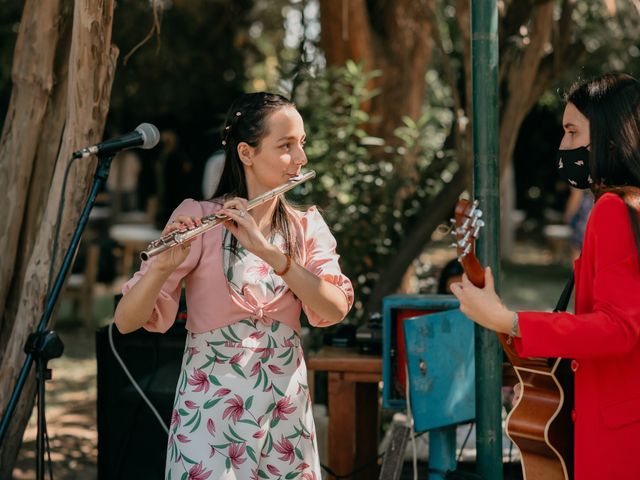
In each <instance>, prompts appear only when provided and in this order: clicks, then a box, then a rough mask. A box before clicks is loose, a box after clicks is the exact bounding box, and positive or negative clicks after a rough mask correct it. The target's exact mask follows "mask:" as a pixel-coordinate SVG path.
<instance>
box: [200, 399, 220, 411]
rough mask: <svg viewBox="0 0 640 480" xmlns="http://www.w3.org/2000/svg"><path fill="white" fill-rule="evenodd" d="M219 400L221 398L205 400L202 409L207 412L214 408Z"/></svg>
mask: <svg viewBox="0 0 640 480" xmlns="http://www.w3.org/2000/svg"><path fill="white" fill-rule="evenodd" d="M220 400H222V398H212V399H211V400H207V401H206V402H204V405H203V406H202V408H204V409H205V410H209V409H210V408H211V407H214V406H215V405H216V404H217V403H218V402H219V401H220Z"/></svg>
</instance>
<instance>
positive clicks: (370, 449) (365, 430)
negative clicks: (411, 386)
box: [353, 382, 379, 480]
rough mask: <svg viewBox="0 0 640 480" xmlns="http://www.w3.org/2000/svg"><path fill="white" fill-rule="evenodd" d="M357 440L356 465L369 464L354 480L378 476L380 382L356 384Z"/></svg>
mask: <svg viewBox="0 0 640 480" xmlns="http://www.w3.org/2000/svg"><path fill="white" fill-rule="evenodd" d="M356 404H357V409H356V411H355V412H356V432H357V435H358V438H357V441H356V455H355V462H354V463H355V467H356V468H359V467H362V466H364V465H367V464H369V466H368V467H367V468H365V469H364V470H362V471H361V472H358V473H357V474H356V475H354V477H353V478H354V480H360V479H361V480H371V479H375V478H378V473H379V472H378V464H377V462H375V461H374V460H375V458H376V456H377V454H378V383H377V382H376V383H358V384H356Z"/></svg>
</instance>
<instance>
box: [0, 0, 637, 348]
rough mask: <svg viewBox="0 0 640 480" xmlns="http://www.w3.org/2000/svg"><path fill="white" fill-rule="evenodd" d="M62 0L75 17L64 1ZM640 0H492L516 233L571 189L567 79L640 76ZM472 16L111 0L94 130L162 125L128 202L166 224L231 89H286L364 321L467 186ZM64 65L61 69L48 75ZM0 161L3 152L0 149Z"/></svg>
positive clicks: (209, 143) (299, 3) (437, 4)
mask: <svg viewBox="0 0 640 480" xmlns="http://www.w3.org/2000/svg"><path fill="white" fill-rule="evenodd" d="M59 1H60V4H61V5H62V6H63V7H64V9H66V10H65V11H66V12H67V13H66V14H65V15H67V17H65V18H68V19H69V20H68V21H69V22H71V20H70V19H71V12H72V10H73V6H74V4H75V2H74V1H73V0H59ZM25 4H27V2H26V1H25V0H0V112H1V114H0V126H3V128H4V130H5V131H6V130H7V128H9V127H8V126H7V123H10V122H12V121H14V117H13V116H11V115H9V116H6V117H5V112H7V111H10V108H9V99H10V96H11V92H12V88H14V86H13V85H12V74H11V72H12V65H13V63H14V61H18V60H17V59H15V58H14V47H15V43H16V39H17V35H18V32H19V27H20V18H21V15H22V11H23V8H24V6H25ZM639 9H640V5H639V4H638V1H637V0H618V1H616V2H613V1H610V0H607V1H604V0H603V1H599V2H597V1H596V2H577V1H576V0H510V1H505V2H500V18H499V22H500V23H499V32H500V38H499V41H500V95H501V105H500V112H501V117H500V122H501V123H500V125H501V132H500V155H501V159H500V160H501V170H502V171H501V174H502V177H503V178H502V180H503V191H504V192H505V194H507V193H508V195H506V197H505V199H504V205H503V212H504V215H505V218H503V222H502V224H503V225H505V226H506V227H505V228H506V229H507V230H508V232H507V233H510V232H511V233H512V232H513V231H515V230H514V229H515V227H516V226H518V225H516V224H512V227H513V228H507V227H508V226H509V225H511V222H510V219H511V217H512V215H511V213H512V211H513V210H514V209H518V210H521V211H523V212H524V218H525V220H524V222H523V223H522V224H520V225H519V229H518V233H519V234H521V235H525V236H527V237H529V238H536V237H538V236H540V231H541V227H542V226H543V225H544V222H545V221H546V220H545V218H544V215H545V211H547V210H548V209H550V208H551V209H556V210H558V209H561V208H562V205H563V202H564V199H565V197H566V194H567V192H566V191H563V190H562V188H563V187H562V186H560V185H557V184H556V181H555V166H554V158H555V150H556V149H557V146H558V143H559V139H560V136H561V129H560V116H561V111H562V99H561V91H562V90H563V89H564V88H566V87H567V86H568V85H569V84H570V83H571V82H573V81H574V80H576V79H578V78H588V77H590V76H592V75H597V74H600V73H603V72H605V71H609V70H624V71H627V72H629V73H631V74H634V75H636V76H637V75H638V74H640V72H639V66H640V43H639V41H638V39H639V38H640V10H639ZM57 18H58V17H56V18H54V19H51V21H52V22H53V21H54V20H56V19H57ZM70 24H71V23H68V24H64V23H61V24H60V25H61V27H60V28H64V26H65V25H67V26H68V25H70ZM469 25H470V18H469V1H468V0H395V1H389V0H350V1H349V2H345V1H342V0H148V1H140V0H118V1H117V2H115V11H114V19H113V30H112V34H113V40H112V43H113V44H114V45H115V46H117V47H118V49H119V50H120V55H119V58H118V60H117V64H116V65H115V73H114V80H113V88H112V91H111V97H110V103H109V112H108V116H107V118H106V127H105V129H104V136H105V137H110V136H114V135H118V134H121V133H125V132H128V131H131V130H132V129H133V128H135V126H136V125H138V124H139V123H141V122H151V123H154V124H156V125H157V126H158V127H159V128H160V129H161V131H162V132H163V137H162V138H163V142H162V143H161V145H160V146H159V147H157V148H156V149H153V150H149V151H142V152H139V153H140V159H141V173H140V176H139V179H138V182H137V183H138V185H137V197H136V198H135V201H136V203H137V207H138V208H140V209H145V208H147V206H148V205H149V202H150V200H154V199H155V202H156V219H157V221H158V222H160V223H161V222H164V220H165V219H166V216H167V215H168V212H169V211H170V210H172V209H173V208H174V207H175V206H176V205H177V202H178V201H179V200H180V199H182V198H184V197H186V196H191V197H195V198H200V197H202V188H201V187H202V185H201V183H202V180H201V177H202V172H203V170H204V165H205V163H206V160H207V159H208V158H209V156H210V155H211V154H212V153H214V152H215V151H216V150H217V149H218V148H219V145H220V135H219V132H220V129H221V127H222V122H223V119H224V115H225V113H226V109H227V107H228V105H229V104H230V102H231V100H232V99H233V98H234V97H235V96H237V95H238V94H239V93H240V92H242V91H256V90H273V91H278V92H280V93H283V94H285V95H287V96H291V97H292V98H293V99H294V100H295V101H296V103H297V104H298V106H299V108H300V110H301V112H302V114H303V117H304V118H305V121H306V128H307V130H308V134H309V142H308V147H307V152H308V156H309V160H310V164H309V168H313V169H315V170H317V172H318V178H317V179H316V180H315V181H314V182H313V184H312V185H304V186H302V187H301V188H300V189H299V191H298V192H296V193H295V196H296V199H297V200H299V201H300V203H302V204H317V205H319V206H320V207H321V208H322V209H323V212H324V215H325V217H326V219H327V221H328V223H329V224H330V226H331V227H332V228H333V230H334V232H335V235H336V237H337V239H338V245H339V252H340V253H341V255H342V261H343V266H344V269H345V271H346V273H347V274H348V275H349V277H350V278H352V279H353V281H354V283H355V286H356V294H357V303H356V308H355V309H354V311H353V313H352V316H353V318H354V319H356V320H360V319H361V318H363V317H364V316H365V315H366V313H367V312H370V311H375V310H377V309H379V307H380V300H381V298H382V297H383V296H384V295H386V294H389V293H392V292H394V291H396V290H398V289H399V288H405V289H406V286H405V287H403V278H405V279H406V278H407V272H409V273H410V274H412V275H413V273H415V272H414V270H416V269H417V270H420V268H421V266H420V262H419V261H417V259H418V257H419V255H420V252H421V251H422V250H423V249H424V247H425V245H427V244H428V242H429V241H430V240H431V238H432V235H433V233H434V230H435V229H436V227H437V226H438V225H439V224H440V223H442V222H446V220H447V218H448V217H449V215H450V212H451V210H452V207H453V204H454V202H455V200H456V199H457V198H458V196H459V194H460V193H461V192H462V191H463V190H464V189H465V188H467V187H468V185H469V184H470V179H469V175H470V166H471V158H470V147H469V145H470V132H471V130H470V125H469V118H470V88H471V84H470V68H471V63H470V50H469V49H470V38H469ZM67 34H68V32H67ZM71 71H73V68H70V67H69V68H65V69H59V70H58V71H56V72H55V76H54V81H55V82H57V83H55V85H60V84H61V82H63V81H65V80H64V79H65V76H66V75H67V74H68V73H69V72H71ZM14 80H16V78H15V76H14ZM51 105H53V103H52V104H51ZM98 126H99V125H98ZM100 133H101V132H99V131H93V134H94V135H99V134H100ZM23 135H24V137H23V138H25V139H27V138H31V137H29V136H28V132H23ZM41 140H42V141H43V142H44V141H45V140H46V139H45V138H44V137H43V138H42V139H41ZM31 141H36V142H38V141H40V140H37V139H36V140H33V138H32V139H31ZM81 146H84V143H82V144H78V145H73V148H79V147H81ZM69 148H71V146H69ZM43 158H44V157H43ZM0 165H2V166H3V168H6V167H7V165H9V159H8V158H6V157H0ZM49 168H50V169H51V168H52V167H51V165H50V166H49ZM52 172H53V170H50V171H49V174H48V175H49V176H48V178H49V182H51V181H53V180H52V179H53V176H52ZM45 177H46V175H45ZM43 178H44V177H43ZM83 178H84V177H83ZM56 181H57V180H56ZM56 188H59V185H58V186H57V187H56ZM33 191H34V192H35V191H36V190H33ZM80 193H82V192H80ZM34 195H35V193H34ZM47 198H48V197H47V196H46V195H44V194H40V197H38V199H37V201H36V200H32V205H33V206H32V207H29V208H27V209H25V210H23V211H20V212H18V216H19V218H18V221H17V222H16V224H15V225H17V226H22V228H20V230H21V232H22V233H21V235H22V238H23V239H24V238H31V237H29V236H33V235H35V233H34V232H35V230H33V229H31V230H29V228H27V227H26V226H25V223H24V221H25V220H26V219H28V218H42V216H43V215H45V213H44V212H45V204H46V203H47V202H46V200H47ZM66 218H67V217H66ZM70 219H71V217H68V220H70ZM505 252H506V253H508V242H506V243H505ZM21 255H23V256H24V255H27V253H18V256H17V257H16V258H15V261H16V265H18V266H19V265H25V264H26V263H25V262H26V261H27V259H26V258H21ZM20 262H22V263H20ZM11 271H12V273H11V274H10V277H9V276H8V277H7V278H5V279H4V283H5V284H6V285H8V286H9V287H8V288H11V285H14V286H15V285H18V284H21V278H22V277H20V275H24V268H22V267H19V268H17V269H13V270H11ZM20 272H22V273H20ZM418 273H419V272H418ZM16 275H18V276H16ZM15 288H17V287H15ZM0 293H2V294H3V295H4V296H5V297H7V298H13V300H11V301H12V302H13V303H12V305H14V306H13V307H12V306H11V305H10V304H9V303H8V302H7V301H3V302H2V303H1V305H2V323H1V325H2V334H3V335H4V336H5V337H4V338H3V339H2V342H1V344H2V345H7V344H8V343H9V340H10V339H9V338H8V336H7V335H8V332H11V331H12V329H11V328H12V325H13V323H14V322H15V320H16V317H15V315H16V311H17V309H16V308H15V305H17V304H18V303H20V301H21V300H23V299H24V298H23V297H22V293H23V292H22V290H21V289H20V288H18V289H14V290H11V291H10V290H6V291H4V292H0ZM35 310H37V306H35V307H34V315H35V314H36V312H35ZM11 340H13V339H11ZM15 341H16V342H18V341H19V339H16V340H15Z"/></svg>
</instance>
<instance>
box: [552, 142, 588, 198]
mask: <svg viewBox="0 0 640 480" xmlns="http://www.w3.org/2000/svg"><path fill="white" fill-rule="evenodd" d="M557 160H558V163H557V167H558V175H559V176H560V178H562V179H563V180H566V181H567V182H569V184H570V185H571V186H572V187H575V188H579V189H581V190H585V189H587V188H589V187H590V186H591V184H592V183H593V181H592V180H591V174H590V172H589V150H588V149H587V147H579V148H574V149H571V150H558V155H557Z"/></svg>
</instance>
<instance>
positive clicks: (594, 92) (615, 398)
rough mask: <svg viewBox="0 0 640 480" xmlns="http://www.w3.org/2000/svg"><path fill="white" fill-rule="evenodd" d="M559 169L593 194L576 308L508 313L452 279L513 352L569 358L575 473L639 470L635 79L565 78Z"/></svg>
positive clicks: (577, 272)
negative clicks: (506, 337)
mask: <svg viewBox="0 0 640 480" xmlns="http://www.w3.org/2000/svg"><path fill="white" fill-rule="evenodd" d="M566 100H567V103H566V107H565V111H564V116H563V128H564V132H565V134H564V137H563V138H562V142H561V143H560V150H559V151H558V159H557V160H558V173H559V174H560V176H561V177H562V178H564V179H565V180H567V181H568V182H569V183H570V184H571V185H572V186H574V187H577V188H591V190H592V191H593V192H594V195H595V198H596V203H595V206H594V208H593V210H592V212H591V216H590V217H589V220H588V223H587V227H586V231H585V237H584V243H583V247H582V254H581V256H580V258H578V259H577V260H576V261H575V264H574V277H575V309H574V310H575V314H571V313H565V312H561V313H547V312H517V313H516V312H513V311H511V310H509V309H508V308H507V307H506V306H504V305H503V304H502V302H501V301H500V298H499V297H498V296H497V295H496V293H495V290H494V286H493V277H492V276H491V271H490V269H487V270H486V275H485V276H486V285H485V287H484V288H483V289H479V288H476V287H475V286H473V284H471V282H470V281H469V280H468V279H467V278H466V276H465V277H464V278H463V280H462V282H459V283H456V284H454V285H452V291H453V293H454V294H455V295H456V297H458V299H459V300H460V305H461V307H460V308H461V310H462V312H463V313H465V314H466V315H467V316H469V317H470V318H471V319H473V320H474V321H475V322H477V323H479V324H480V325H483V326H484V327H486V328H489V329H491V330H495V331H496V332H501V333H506V334H510V335H512V336H513V337H515V339H514V340H515V341H514V344H515V347H516V350H517V352H518V355H520V356H522V357H562V358H570V359H573V361H572V362H571V367H572V370H573V371H574V373H575V405H574V414H573V419H574V426H575V430H574V431H575V458H574V462H575V465H574V466H575V479H576V480H591V479H594V480H595V479H598V480H603V479H606V480H608V479H615V480H626V479H628V480H632V479H633V480H637V479H640V262H639V258H640V230H639V228H638V215H639V213H638V212H639V211H640V188H639V187H640V83H639V82H638V81H637V80H635V79H634V78H633V77H630V76H628V75H624V74H608V75H604V76H602V77H600V78H597V79H595V80H592V81H590V82H586V83H583V84H578V85H574V86H573V87H572V88H571V89H570V91H569V93H568V95H567V97H566Z"/></svg>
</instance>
